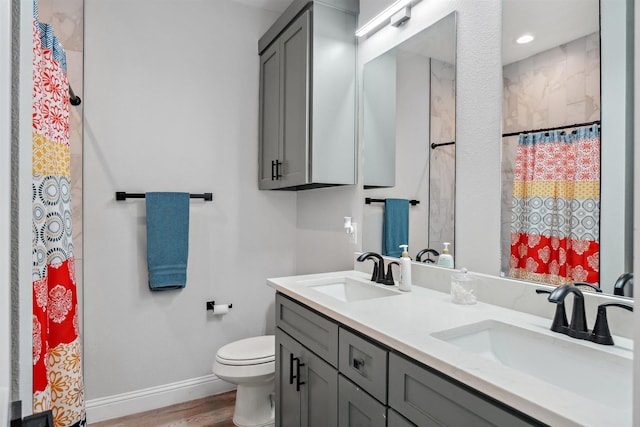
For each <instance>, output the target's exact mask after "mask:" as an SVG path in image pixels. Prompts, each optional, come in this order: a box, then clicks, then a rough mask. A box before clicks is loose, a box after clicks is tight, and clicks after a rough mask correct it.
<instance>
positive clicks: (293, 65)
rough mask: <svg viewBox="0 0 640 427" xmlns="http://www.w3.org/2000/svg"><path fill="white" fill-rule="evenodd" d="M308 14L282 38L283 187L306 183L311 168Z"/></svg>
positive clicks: (298, 20)
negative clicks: (308, 166) (309, 165)
mask: <svg viewBox="0 0 640 427" xmlns="http://www.w3.org/2000/svg"><path fill="white" fill-rule="evenodd" d="M310 14H311V12H310V11H309V10H307V11H306V12H305V13H303V14H302V15H300V17H299V18H298V19H296V20H295V21H294V22H293V23H292V24H291V25H290V26H289V27H288V28H287V29H286V30H285V31H284V33H282V35H281V36H280V38H279V40H278V42H279V44H280V64H281V66H280V67H281V72H280V78H281V80H280V81H281V86H280V88H281V92H280V97H281V100H282V114H281V116H280V129H281V132H282V135H281V139H280V144H281V148H280V150H281V151H280V153H281V156H280V157H279V158H280V159H281V162H282V166H281V169H280V170H281V172H282V177H281V182H280V186H281V187H291V186H294V185H301V184H306V183H307V165H308V164H309V155H308V153H309V151H308V150H309V126H310V124H309V83H310V75H309V62H310V46H309V40H310V39H309V17H310Z"/></svg>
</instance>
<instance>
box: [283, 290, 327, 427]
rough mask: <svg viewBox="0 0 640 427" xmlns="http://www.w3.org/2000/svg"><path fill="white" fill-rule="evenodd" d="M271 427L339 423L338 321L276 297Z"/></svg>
mask: <svg viewBox="0 0 640 427" xmlns="http://www.w3.org/2000/svg"><path fill="white" fill-rule="evenodd" d="M276 326H277V328H276V426H278V427H335V426H336V425H337V423H338V400H337V395H338V370H337V369H336V366H337V360H338V324H337V323H335V322H332V321H330V320H328V319H326V318H324V317H322V316H320V315H318V314H316V313H314V312H312V311H311V310H309V309H307V308H305V307H303V306H302V305H300V304H298V303H296V302H294V301H291V300H290V299H288V298H286V297H283V296H282V295H277V296H276Z"/></svg>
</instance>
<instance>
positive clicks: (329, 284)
mask: <svg viewBox="0 0 640 427" xmlns="http://www.w3.org/2000/svg"><path fill="white" fill-rule="evenodd" d="M299 283H300V284H304V285H305V286H307V287H309V289H312V290H314V291H316V292H320V293H322V294H324V295H327V296H330V297H332V298H335V299H337V300H340V301H343V302H354V301H362V300H367V299H373V298H382V297H389V296H394V295H400V291H398V290H396V289H394V288H393V287H392V286H385V285H378V284H376V283H374V282H371V281H368V280H361V279H358V278H354V277H347V276H345V277H331V278H329V277H327V278H323V279H315V280H308V281H301V282H299ZM383 286H384V287H383Z"/></svg>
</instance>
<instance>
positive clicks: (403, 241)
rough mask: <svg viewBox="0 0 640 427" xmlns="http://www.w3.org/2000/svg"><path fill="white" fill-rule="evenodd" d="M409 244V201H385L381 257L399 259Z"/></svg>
mask: <svg viewBox="0 0 640 427" xmlns="http://www.w3.org/2000/svg"><path fill="white" fill-rule="evenodd" d="M408 244H409V200H407V199H386V200H385V202H384V218H383V220H382V255H387V256H392V257H398V258H399V257H400V256H401V255H402V249H400V245H408Z"/></svg>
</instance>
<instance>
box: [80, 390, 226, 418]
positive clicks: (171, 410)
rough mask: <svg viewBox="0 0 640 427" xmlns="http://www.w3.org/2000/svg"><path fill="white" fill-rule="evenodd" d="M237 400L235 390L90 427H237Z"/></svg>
mask: <svg viewBox="0 0 640 427" xmlns="http://www.w3.org/2000/svg"><path fill="white" fill-rule="evenodd" d="M235 400H236V392H235V390H233V391H229V392H226V393H222V394H217V395H215V396H210V397H205V398H203V399H198V400H192V401H190V402H185V403H180V404H177V405H172V406H167V407H166V408H160V409H154V410H152V411H147V412H142V413H140V414H134V415H128V416H126V417H122V418H115V419H113V420H107V421H101V422H99V423H91V424H89V427H234V425H233V422H232V421H231V420H232V418H233V407H234V405H235Z"/></svg>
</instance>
